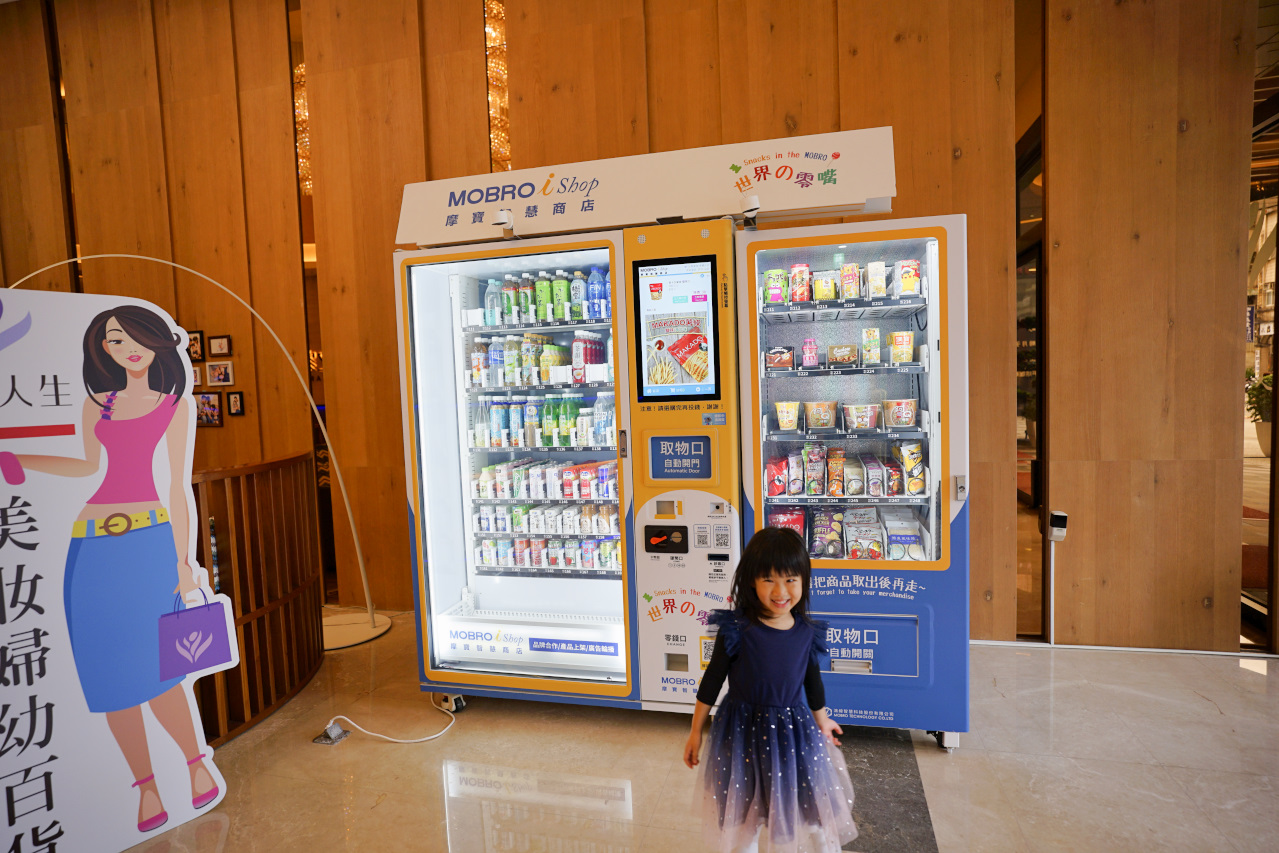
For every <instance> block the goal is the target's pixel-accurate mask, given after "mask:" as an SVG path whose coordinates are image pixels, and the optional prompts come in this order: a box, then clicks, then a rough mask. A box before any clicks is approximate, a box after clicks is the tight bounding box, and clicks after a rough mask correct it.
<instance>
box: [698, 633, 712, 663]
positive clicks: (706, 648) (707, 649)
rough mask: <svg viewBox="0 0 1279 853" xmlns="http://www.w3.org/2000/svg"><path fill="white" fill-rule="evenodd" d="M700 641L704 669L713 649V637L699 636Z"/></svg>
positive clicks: (709, 660)
mask: <svg viewBox="0 0 1279 853" xmlns="http://www.w3.org/2000/svg"><path fill="white" fill-rule="evenodd" d="M699 639H700V640H701V641H702V669H706V666H707V664H709V663H710V662H711V653H712V652H714V651H715V638H714V637H700V638H699Z"/></svg>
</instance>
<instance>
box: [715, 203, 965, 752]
mask: <svg viewBox="0 0 1279 853" xmlns="http://www.w3.org/2000/svg"><path fill="white" fill-rule="evenodd" d="M965 236H966V235H965V217H963V216H938V217H930V218H923V219H900V220H894V221H885V222H867V223H858V224H853V225H834V226H820V227H810V228H792V229H784V230H772V231H746V232H742V233H741V234H739V235H738V239H737V264H738V274H739V276H740V279H741V285H740V286H739V296H740V298H739V301H738V321H739V326H740V328H741V334H742V340H743V346H742V350H741V355H742V364H741V376H742V401H743V402H742V407H741V413H740V414H741V428H742V446H743V456H742V478H743V483H744V489H745V497H744V502H743V515H744V517H745V519H746V532H745V536H746V538H747V539H748V540H749V537H750V534H752V533H753V532H754V531H756V530H759V529H761V528H763V527H765V526H773V527H789V528H791V529H793V530H795V532H796V533H798V534H799V535H800V536H802V537H803V538H804V541H805V543H806V544H807V545H808V548H809V556H810V557H811V558H812V565H813V581H812V585H811V596H812V597H811V605H812V612H813V613H814V614H815V615H816V617H817V618H820V619H823V620H826V621H827V622H828V623H829V625H830V628H829V632H828V636H827V644H828V646H829V657H828V659H827V673H826V675H825V678H824V680H825V682H826V693H827V703H828V705H829V706H830V708H829V710H830V714H831V716H832V717H833V718H834V719H836V720H838V721H840V722H845V723H856V724H863V725H887V726H893V727H898V728H915V729H923V730H927V731H935V732H937V733H938V734H939V735H940V738H939V739H940V740H942V741H943V745H947V746H950V745H954V743H955V742H956V740H955V733H958V732H963V731H967V729H968V607H967V596H968V514H967V506H968V505H967V473H968V376H967V341H968V323H967V312H966V305H967V287H966V281H967V280H966V265H965V258H966V251H965Z"/></svg>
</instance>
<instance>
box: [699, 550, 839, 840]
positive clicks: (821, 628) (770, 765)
mask: <svg viewBox="0 0 1279 853" xmlns="http://www.w3.org/2000/svg"><path fill="white" fill-rule="evenodd" d="M811 574H812V567H811V565H810V564H809V561H808V549H807V548H805V547H804V541H803V540H802V539H801V538H800V537H799V536H797V535H796V534H795V532H794V531H793V530H786V529H783V528H778V527H766V528H764V529H763V530H761V531H760V532H759V533H756V534H755V535H754V536H752V537H751V541H750V543H749V544H747V546H746V550H745V551H744V552H743V553H742V559H741V562H740V563H738V565H737V571H736V573H735V574H734V577H733V603H734V605H735V608H734V609H733V610H715V611H712V613H711V620H710V621H711V624H713V625H718V626H719V632H718V633H717V634H716V636H715V646H714V649H713V650H712V652H711V659H710V663H709V664H708V665H707V667H706V672H705V673H704V674H703V676H702V682H701V685H700V687H699V688H698V690H697V705H696V707H695V709H694V712H693V725H692V730H691V731H690V732H689V735H688V740H687V742H686V743H685V744H684V763H685V764H687V765H688V766H689V767H694V766H696V765H697V764H699V763H701V764H702V765H703V766H702V785H701V789H702V790H701V793H700V797H701V800H702V826H703V830H704V836H705V840H706V842H707V844H709V845H710V846H711V847H713V848H715V849H716V850H719V851H721V852H722V853H729V851H759V850H769V851H786V853H826V851H829V853H837V851H839V850H840V849H841V847H842V846H843V845H844V844H847V843H848V842H849V841H852V840H853V839H854V838H856V837H857V827H856V825H855V824H854V822H853V816H852V805H853V785H852V782H851V781H850V779H849V776H848V768H847V766H846V764H845V763H844V757H843V755H842V754H841V753H840V751H839V750H838V749H836V748H835V745H836V744H837V743H838V741H836V740H835V735H836V734H843V731H842V730H841V729H840V727H839V725H838V724H836V723H835V721H834V720H832V719H830V717H828V716H827V715H826V692H825V689H824V688H823V686H822V676H821V670H820V667H819V660H820V656H821V655H822V653H823V652H825V650H826V649H825V642H826V623H824V622H818V621H816V620H813V619H810V618H809V616H808V608H807V600H808V581H809V576H810V575H811ZM725 678H727V679H728V695H727V696H726V697H725V698H724V701H723V703H722V704H721V705H720V709H719V712H718V713H717V714H716V715H715V721H714V723H713V724H712V726H711V733H710V739H709V742H708V745H707V749H706V754H705V756H703V757H702V758H700V759H699V753H700V752H701V746H702V728H703V726H704V725H705V723H706V718H707V717H708V716H709V715H710V711H711V707H712V706H713V705H714V704H715V700H716V699H717V698H718V696H719V691H720V688H721V687H723V685H724V679H725ZM806 699H807V701H805V700H806Z"/></svg>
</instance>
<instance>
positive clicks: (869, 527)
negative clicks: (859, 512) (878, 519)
mask: <svg viewBox="0 0 1279 853" xmlns="http://www.w3.org/2000/svg"><path fill="white" fill-rule="evenodd" d="M844 546H845V549H846V550H847V552H848V558H849V559H850V560H882V559H884V529H883V528H882V527H880V526H879V525H878V524H850V523H849V521H848V519H847V517H845V519H844Z"/></svg>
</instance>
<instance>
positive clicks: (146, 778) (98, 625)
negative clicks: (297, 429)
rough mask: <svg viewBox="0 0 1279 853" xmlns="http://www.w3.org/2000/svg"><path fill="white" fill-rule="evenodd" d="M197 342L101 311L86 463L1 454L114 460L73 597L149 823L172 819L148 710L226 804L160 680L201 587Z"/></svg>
mask: <svg viewBox="0 0 1279 853" xmlns="http://www.w3.org/2000/svg"><path fill="white" fill-rule="evenodd" d="M179 346H183V347H185V346H186V338H184V337H179V336H178V335H176V334H174V332H173V330H172V329H170V328H169V325H168V323H167V322H165V320H164V319H163V318H161V317H160V316H158V315H157V314H155V313H154V312H152V311H149V310H147V309H145V308H141V307H137V306H131V305H124V306H121V307H119V308H115V309H113V310H111V311H104V312H102V313H101V314H99V315H98V316H97V317H95V318H94V320H93V322H92V323H90V324H89V328H88V330H87V331H86V332H85V334H84V385H85V388H86V389H87V390H88V392H89V396H88V398H87V399H86V400H85V401H84V411H83V418H82V432H83V434H84V459H83V460H80V459H68V458H63V457H59V456H34V455H20V456H15V455H14V454H0V456H7V457H8V459H0V462H4V463H5V465H4V466H0V467H3V468H4V469H5V470H6V473H8V472H10V471H11V470H12V466H13V465H14V464H15V463H16V464H18V465H21V466H22V468H23V469H24V470H25V471H39V472H43V473H46V474H54V475H57V476H61V477H88V476H92V475H94V474H96V473H97V472H98V471H99V469H100V467H101V464H102V451H103V449H104V448H105V450H106V455H107V473H106V477H105V479H103V481H102V485H101V487H100V488H99V489H98V490H97V491H96V492H95V493H94V494H93V496H92V497H91V498H89V502H88V504H86V505H85V507H84V510H83V511H82V512H81V513H80V515H79V516H78V517H77V518H78V520H77V521H76V522H75V526H74V529H73V531H72V534H71V547H70V550H69V552H68V554H67V569H66V577H65V579H64V585H63V595H64V598H65V604H66V615H67V627H68V629H69V631H70V635H71V649H72V653H73V654H74V657H75V663H76V670H77V672H78V674H79V676H80V685H81V687H82V688H83V690H84V698H85V701H86V702H87V703H88V705H89V710H90V711H94V712H100V713H104V714H106V718H107V725H108V726H109V727H110V729H111V734H112V735H114V736H115V740H116V743H117V744H119V746H120V751H121V752H122V753H124V758H125V761H127V762H128V764H129V769H130V770H131V771H132V773H133V778H134V780H135V781H134V783H133V786H134V787H135V788H138V789H139V802H138V829H139V830H140V831H142V832H149V831H150V830H153V829H155V828H157V827H159V826H161V825H163V824H164V823H165V822H166V821H167V820H168V817H169V816H168V813H167V812H166V811H165V809H164V803H163V802H161V799H160V793H159V789H158V788H157V786H156V781H155V774H154V773H153V772H152V768H151V753H150V749H149V748H148V746H147V736H146V727H145V725H144V724H143V718H142V705H143V704H147V705H150V707H151V711H152V713H154V714H155V718H156V719H157V720H159V721H160V725H161V726H163V727H164V730H165V731H166V732H168V734H169V736H170V737H172V738H173V740H174V741H175V742H177V744H178V746H179V747H180V748H181V749H182V754H183V755H184V756H185V757H186V759H187V768H188V773H189V775H190V779H191V804H192V805H193V806H195V807H196V808H200V807H202V806H205V805H208V804H209V803H211V802H213V801H214V800H215V799H217V796H218V788H217V785H216V783H215V781H214V779H213V776H212V775H211V774H210V772H209V769H208V768H207V767H206V766H205V756H204V755H203V754H202V753H201V752H200V746H199V741H198V740H197V739H196V732H195V725H194V722H193V720H192V718H191V712H190V708H189V705H188V701H187V696H186V694H185V692H184V691H183V689H182V683H181V679H180V678H174V679H169V680H167V681H164V680H161V679H160V652H159V633H158V629H157V623H158V621H159V618H160V616H161V615H163V614H165V613H170V612H172V610H173V608H174V603H175V595H176V594H179V593H180V594H182V595H183V596H184V597H185V595H186V594H187V593H189V592H193V591H194V590H196V589H197V588H198V587H199V585H200V584H199V583H198V582H197V579H196V577H195V573H194V572H193V570H192V567H191V563H190V555H189V554H188V551H187V549H188V531H189V528H190V517H189V510H188V495H187V491H188V490H187V485H186V483H185V482H184V476H183V475H184V473H185V472H186V471H187V470H188V463H187V459H188V457H189V453H190V447H189V446H188V443H189V442H188V436H189V435H190V434H191V418H192V409H191V405H190V403H189V402H188V401H187V400H186V399H185V398H184V397H183V392H184V391H185V390H186V376H187V374H186V366H185V364H184V363H183V361H182V357H181V355H180V354H179V352H178V347H179ZM157 453H165V454H167V456H168V461H169V471H170V472H172V476H171V477H170V480H171V482H170V484H169V494H168V500H167V501H162V500H160V497H159V495H158V494H157V492H156V487H155V481H154V478H153V476H152V464H153V462H154V460H155V455H156V454H157Z"/></svg>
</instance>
